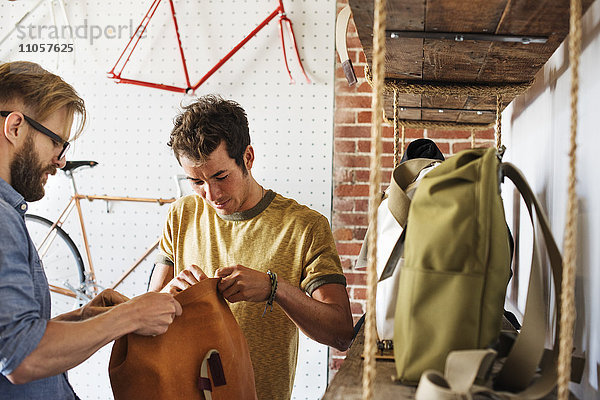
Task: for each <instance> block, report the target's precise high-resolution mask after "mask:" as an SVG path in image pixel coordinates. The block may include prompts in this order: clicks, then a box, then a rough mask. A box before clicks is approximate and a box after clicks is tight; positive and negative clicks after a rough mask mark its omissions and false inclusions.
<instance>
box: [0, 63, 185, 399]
mask: <svg viewBox="0 0 600 400" xmlns="http://www.w3.org/2000/svg"><path fill="white" fill-rule="evenodd" d="M75 114H79V115H80V116H81V118H80V120H81V123H80V124H79V126H78V128H77V130H76V133H75V135H73V137H72V138H71V139H75V138H76V137H77V136H78V135H79V134H80V133H81V130H82V128H83V125H84V123H85V107H84V103H83V100H82V99H81V98H80V97H79V96H78V95H77V93H76V92H75V90H74V89H73V88H72V87H71V86H70V85H69V84H67V83H66V82H64V81H63V80H62V79H61V78H60V77H58V76H56V75H53V74H51V73H49V72H47V71H46V70H44V69H43V68H42V67H40V66H39V65H37V64H33V63H28V62H13V63H6V64H0V124H1V127H2V135H0V372H1V374H0V399H11V400H14V399H28V400H32V399H77V396H76V395H75V393H74V392H73V389H72V388H71V386H70V384H69V382H68V381H67V376H66V372H65V371H67V370H68V369H70V368H73V367H75V366H76V365H78V364H80V363H81V362H83V361H85V360H86V359H87V358H88V357H90V356H91V355H92V354H93V353H94V352H96V351H97V350H98V349H100V348H101V347H102V346H104V345H105V344H107V343H109V342H111V341H112V340H114V339H116V338H118V337H120V336H123V335H125V334H127V333H130V332H135V333H139V334H142V335H158V334H161V333H164V332H165V331H166V330H167V327H168V326H169V325H170V323H171V322H172V321H173V319H174V318H175V316H176V315H179V314H181V306H180V305H179V303H177V301H176V300H175V299H174V298H173V296H172V295H170V294H166V293H147V294H145V295H142V296H138V297H136V298H134V299H131V300H129V301H126V300H127V299H126V298H125V297H124V296H122V295H120V294H118V293H117V292H114V291H111V290H108V291H104V292H102V293H101V294H100V295H98V296H97V297H96V298H95V299H93V300H92V301H91V302H90V303H89V304H87V305H86V306H84V307H83V308H81V309H79V310H75V311H73V312H70V313H68V314H64V315H61V316H59V317H56V318H54V319H50V292H49V290H48V284H47V280H46V276H45V274H44V271H43V268H42V265H41V262H40V259H39V256H38V254H37V251H36V250H35V247H34V245H33V242H32V241H31V238H30V237H29V234H28V233H27V228H26V226H25V220H24V215H25V212H26V211H27V203H26V202H27V201H36V200H39V199H41V198H42V197H43V196H44V185H45V183H46V181H47V179H48V176H49V175H54V174H55V173H56V170H57V168H61V167H63V166H64V165H65V152H66V150H67V149H68V148H69V142H68V139H69V138H70V132H71V125H72V122H73V119H74V116H75ZM38 121H39V122H38ZM104 305H114V306H113V307H108V308H107V307H102V306H104Z"/></svg>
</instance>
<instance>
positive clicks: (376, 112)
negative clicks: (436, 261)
mask: <svg viewBox="0 0 600 400" xmlns="http://www.w3.org/2000/svg"><path fill="white" fill-rule="evenodd" d="M385 3H386V0H375V11H374V24H373V74H374V80H373V82H374V85H373V97H372V104H371V108H372V110H371V151H372V153H371V178H370V182H369V197H370V198H369V224H370V228H369V234H368V237H367V240H368V249H369V250H368V253H367V260H368V262H367V312H366V321H365V352H364V355H365V360H364V369H363V380H362V383H363V399H365V400H371V399H372V398H373V386H374V382H375V353H376V351H377V343H376V342H377V331H376V328H375V290H376V288H377V208H378V207H379V203H380V201H381V153H382V144H381V125H382V123H383V120H382V118H381V115H382V114H383V89H384V77H385V17H386V10H385V6H386V4H385Z"/></svg>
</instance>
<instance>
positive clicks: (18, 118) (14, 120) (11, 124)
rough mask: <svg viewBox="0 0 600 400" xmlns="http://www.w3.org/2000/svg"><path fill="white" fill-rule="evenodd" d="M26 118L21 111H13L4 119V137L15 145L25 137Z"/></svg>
mask: <svg viewBox="0 0 600 400" xmlns="http://www.w3.org/2000/svg"><path fill="white" fill-rule="evenodd" d="M24 126H25V118H23V114H21V113H20V112H13V113H10V114H9V115H8V117H6V119H5V120H4V127H3V128H4V130H3V133H4V137H5V138H6V139H7V140H8V141H9V142H10V143H12V144H13V145H14V146H18V143H19V142H20V141H22V140H23V138H25V136H26V134H27V131H26V130H25V129H24Z"/></svg>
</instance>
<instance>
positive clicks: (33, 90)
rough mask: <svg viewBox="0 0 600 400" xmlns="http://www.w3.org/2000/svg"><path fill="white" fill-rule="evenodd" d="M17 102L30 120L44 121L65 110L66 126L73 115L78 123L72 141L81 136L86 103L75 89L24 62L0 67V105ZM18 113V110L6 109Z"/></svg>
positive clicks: (37, 66) (41, 69)
mask: <svg viewBox="0 0 600 400" xmlns="http://www.w3.org/2000/svg"><path fill="white" fill-rule="evenodd" d="M11 101H20V102H22V103H23V105H24V106H25V107H26V108H27V113H28V114H31V115H29V116H30V117H31V118H34V119H36V120H38V121H44V120H45V119H47V118H48V117H50V115H52V114H53V113H54V112H56V111H57V110H59V109H61V108H63V107H66V110H67V115H68V120H69V125H70V122H71V121H72V120H73V117H74V115H75V114H79V116H80V118H79V122H78V124H77V128H76V129H75V132H74V134H72V136H71V138H70V139H72V140H74V139H76V138H77V137H79V135H81V133H82V131H83V128H84V126H85V122H86V117H87V114H86V110H85V103H84V101H83V99H82V98H81V97H79V95H78V94H77V92H76V91H75V89H74V88H73V87H72V86H71V85H69V84H68V83H67V82H65V81H64V80H63V79H62V78H61V77H59V76H57V75H54V74H52V73H50V72H48V71H46V70H45V69H44V68H42V67H41V66H40V65H38V64H35V63H32V62H27V61H14V62H10V63H4V64H0V103H6V102H11ZM5 111H21V110H5Z"/></svg>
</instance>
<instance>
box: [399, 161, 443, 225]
mask: <svg viewBox="0 0 600 400" xmlns="http://www.w3.org/2000/svg"><path fill="white" fill-rule="evenodd" d="M439 162H440V161H439V160H433V159H430V158H413V159H412V160H407V161H404V162H403V163H402V164H400V165H398V166H397V167H396V168H395V169H394V172H393V174H392V181H391V182H390V188H389V201H388V208H389V210H390V212H391V213H392V215H393V216H394V218H395V219H396V221H398V224H399V225H400V226H402V227H405V226H406V217H407V216H408V208H409V207H410V197H409V196H408V192H409V189H410V188H409V186H410V185H411V184H412V183H413V182H415V180H416V179H417V177H418V176H419V173H420V172H421V171H422V170H423V169H425V168H427V167H430V166H432V165H433V164H436V163H439Z"/></svg>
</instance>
